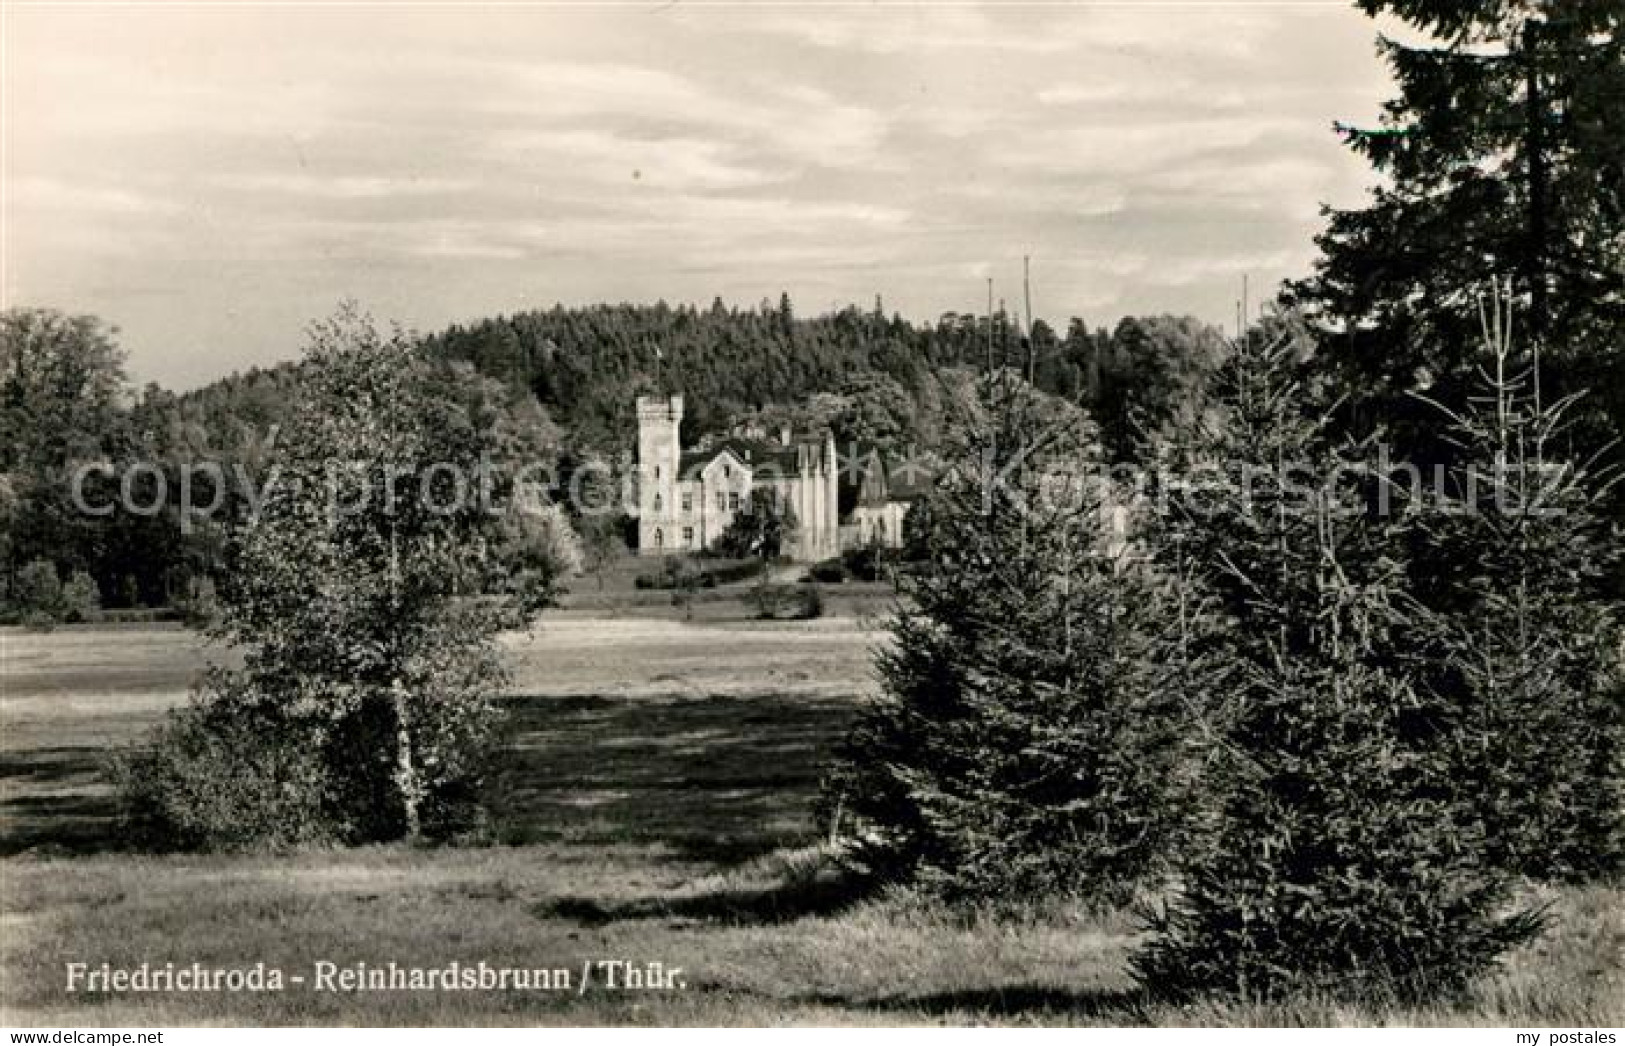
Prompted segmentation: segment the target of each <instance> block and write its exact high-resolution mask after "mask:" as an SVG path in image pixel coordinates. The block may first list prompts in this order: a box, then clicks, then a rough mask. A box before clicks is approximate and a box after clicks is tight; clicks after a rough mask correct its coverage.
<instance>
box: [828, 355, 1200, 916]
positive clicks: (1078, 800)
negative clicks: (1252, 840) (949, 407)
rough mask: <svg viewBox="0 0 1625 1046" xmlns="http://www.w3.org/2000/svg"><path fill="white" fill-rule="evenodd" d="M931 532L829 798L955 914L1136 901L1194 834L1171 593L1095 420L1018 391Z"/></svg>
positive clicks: (996, 391)
mask: <svg viewBox="0 0 1625 1046" xmlns="http://www.w3.org/2000/svg"><path fill="white" fill-rule="evenodd" d="M981 394H982V398H983V402H984V405H985V408H986V409H985V411H984V413H985V415H986V421H985V423H983V424H972V425H970V426H968V427H966V428H964V429H962V430H961V432H960V434H959V437H958V439H957V444H958V446H957V449H956V451H955V452H954V454H953V456H952V459H951V460H952V463H953V467H952V468H951V469H950V470H949V471H948V473H947V474H946V476H945V477H944V478H943V479H942V480H941V481H940V483H939V485H938V488H937V489H936V491H935V492H934V493H933V494H932V495H931V496H930V497H929V498H928V499H927V500H926V501H925V502H924V503H923V504H919V505H916V507H915V508H914V509H913V510H912V511H911V513H910V519H911V521H912V522H911V524H910V529H911V532H912V538H911V540H912V541H913V542H914V543H915V544H916V546H917V547H918V549H919V551H920V553H921V555H922V556H923V557H924V558H923V564H922V566H921V568H920V569H919V571H918V572H917V573H912V574H910V576H909V577H908V578H907V580H906V582H905V586H906V590H907V596H908V599H907V602H905V603H903V604H901V605H900V606H899V608H898V610H897V612H896V615H895V617H894V619H893V621H892V624H891V633H892V637H891V638H892V641H891V642H890V644H888V646H887V647H886V649H885V651H884V652H883V653H882V654H881V655H880V660H879V664H880V673H881V677H882V681H883V692H882V695H881V697H880V698H879V699H878V701H877V702H876V703H875V704H874V705H873V706H872V707H871V708H870V709H869V710H868V711H867V712H866V713H865V714H864V716H863V717H862V719H861V721H860V722H859V724H858V725H857V726H856V728H855V730H854V731H853V733H852V735H851V737H850V738H849V739H848V741H847V744H846V746H845V752H844V761H843V764H842V766H841V768H840V771H839V773H838V774H837V775H835V777H834V779H833V783H832V785H831V788H830V792H829V795H828V799H829V805H830V808H831V809H832V810H834V811H837V812H838V813H839V814H840V815H841V816H844V817H846V818H847V821H846V824H847V825H849V826H850V828H851V837H852V838H853V839H854V840H855V841H854V843H853V849H852V851H851V853H852V855H853V857H854V858H855V859H856V860H857V861H858V862H859V863H860V864H862V865H864V866H865V867H867V868H868V869H869V870H870V871H872V872H875V873H878V874H880V875H882V876H886V877H891V878H896V879H902V880H906V881H912V882H916V883H919V884H922V885H924V886H925V887H927V888H928V889H931V890H934V891H937V892H940V893H942V894H944V895H948V896H954V897H1011V896H1016V897H1019V896H1024V895H1028V894H1029V893H1030V892H1032V891H1042V892H1052V891H1061V892H1071V893H1076V894H1081V895H1084V896H1087V897H1090V898H1092V899H1094V900H1097V901H1114V900H1121V899H1122V897H1123V895H1124V893H1125V892H1126V891H1127V890H1128V889H1129V888H1131V887H1132V886H1133V884H1135V883H1139V882H1145V881H1148V880H1154V879H1155V878H1156V877H1157V876H1158V875H1159V873H1160V872H1161V871H1162V870H1163V869H1164V867H1165V863H1164V858H1165V855H1166V853H1167V852H1168V850H1169V849H1170V848H1171V845H1172V841H1173V839H1174V838H1175V835H1176V833H1177V832H1178V831H1179V830H1180V828H1181V826H1182V824H1183V823H1184V817H1183V813H1184V810H1183V805H1182V804H1183V801H1184V799H1185V798H1186V797H1188V795H1189V794H1190V793H1189V789H1188V788H1187V787H1186V783H1185V778H1184V776H1183V774H1184V771H1185V769H1186V766H1187V762H1186V760H1185V759H1184V756H1185V753H1186V749H1185V747H1184V746H1185V744H1186V742H1187V740H1188V735H1187V734H1186V732H1185V731H1183V730H1182V727H1181V719H1180V716H1179V714H1178V711H1179V710H1178V708H1177V707H1175V706H1174V705H1173V704H1172V703H1171V702H1172V700H1173V699H1172V697H1171V696H1170V695H1171V694H1173V693H1175V692H1176V691H1177V689H1178V688H1176V687H1171V686H1168V685H1165V683H1166V680H1165V678H1164V676H1165V674H1166V673H1168V672H1171V671H1174V670H1176V668H1175V667H1174V666H1177V663H1178V662H1177V659H1176V658H1173V657H1171V656H1170V653H1171V651H1172V649H1173V648H1172V638H1171V630H1170V629H1168V628H1167V622H1168V621H1170V620H1172V616H1173V615H1172V613H1171V610H1170V607H1169V605H1168V604H1166V603H1164V602H1163V600H1162V599H1161V596H1162V594H1163V593H1162V590H1160V589H1159V588H1158V587H1157V585H1156V584H1155V581H1154V579H1153V578H1152V577H1151V576H1150V575H1149V574H1148V572H1147V570H1146V565H1145V564H1144V563H1143V562H1139V561H1136V560H1134V559H1133V558H1132V557H1131V556H1130V555H1129V554H1128V552H1127V550H1126V549H1125V548H1124V547H1123V546H1122V545H1121V544H1120V543H1118V542H1115V541H1114V540H1113V537H1112V535H1111V534H1110V533H1108V532H1107V530H1106V529H1105V527H1104V525H1103V522H1102V521H1103V510H1104V509H1105V507H1106V506H1105V505H1104V504H1103V503H1102V498H1103V491H1102V490H1101V489H1100V488H1098V487H1096V486H1094V485H1093V484H1091V483H1090V482H1088V480H1089V478H1090V477H1088V476H1087V475H1086V474H1085V470H1086V469H1087V467H1088V466H1089V465H1090V463H1091V461H1092V459H1093V453H1094V452H1093V451H1092V450H1091V449H1089V440H1088V439H1087V438H1086V434H1085V431H1084V430H1083V428H1082V427H1081V422H1080V420H1079V419H1077V418H1076V416H1075V415H1070V416H1069V415H1067V414H1065V413H1063V414H1062V415H1060V416H1055V415H1052V416H1050V417H1049V418H1045V417H1044V416H1043V413H1042V412H1043V406H1042V404H1041V400H1042V397H1035V396H1033V395H1032V394H1031V392H1030V390H1028V389H1027V387H1026V386H1025V385H1024V384H1023V383H1021V382H1020V381H1019V379H1015V378H1013V377H1011V376H1010V375H1009V374H1008V373H1007V372H1000V373H997V374H995V375H994V376H993V377H992V378H990V379H987V380H985V381H984V384H983V386H982V388H981Z"/></svg>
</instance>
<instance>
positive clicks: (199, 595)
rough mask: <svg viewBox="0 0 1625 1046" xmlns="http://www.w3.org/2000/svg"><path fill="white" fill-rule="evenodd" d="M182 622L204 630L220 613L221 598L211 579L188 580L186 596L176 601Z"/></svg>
mask: <svg viewBox="0 0 1625 1046" xmlns="http://www.w3.org/2000/svg"><path fill="white" fill-rule="evenodd" d="M175 610H176V611H178V612H179V613H180V615H181V620H182V621H184V622H186V624H188V625H190V626H191V627H193V628H203V627H205V626H207V625H208V624H209V623H210V622H212V621H213V620H214V618H215V615H216V614H218V613H219V612H220V597H219V595H218V593H217V592H216V591H215V587H214V580H213V579H212V578H209V577H193V578H189V579H187V582H186V592H185V594H184V595H183V596H182V597H181V598H180V599H179V600H177V601H176V606H175Z"/></svg>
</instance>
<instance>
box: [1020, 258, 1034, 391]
mask: <svg viewBox="0 0 1625 1046" xmlns="http://www.w3.org/2000/svg"><path fill="white" fill-rule="evenodd" d="M1031 263H1032V259H1031V258H1030V257H1029V256H1028V255H1025V254H1023V255H1022V256H1021V297H1022V301H1023V304H1024V305H1025V306H1026V309H1027V384H1029V385H1031V384H1032V383H1033V366H1034V360H1033V357H1034V356H1035V355H1036V354H1037V352H1038V348H1037V346H1035V345H1034V344H1033V272H1032V264H1031Z"/></svg>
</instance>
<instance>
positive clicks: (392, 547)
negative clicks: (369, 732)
mask: <svg viewBox="0 0 1625 1046" xmlns="http://www.w3.org/2000/svg"><path fill="white" fill-rule="evenodd" d="M400 555H401V552H400V542H399V540H398V538H397V537H396V534H395V521H394V519H393V517H392V518H391V519H390V524H389V585H390V593H389V600H390V603H391V605H392V606H393V607H394V609H395V612H396V615H395V616H396V617H397V619H398V618H399V612H400V602H401V596H400V585H401V560H400ZM389 700H390V705H391V707H392V708H393V709H394V712H395V790H396V792H398V793H399V794H400V797H401V815H402V817H403V818H404V819H405V820H406V837H407V838H408V839H416V838H417V837H418V835H419V832H420V830H421V827H422V826H421V823H420V822H419V819H418V793H419V790H420V789H419V787H418V775H417V766H416V764H415V762H414V760H413V758H412V718H411V717H412V713H411V709H410V708H409V707H408V705H407V700H406V685H405V684H404V683H402V682H401V679H400V676H396V677H395V680H394V682H392V683H391V684H390V686H389Z"/></svg>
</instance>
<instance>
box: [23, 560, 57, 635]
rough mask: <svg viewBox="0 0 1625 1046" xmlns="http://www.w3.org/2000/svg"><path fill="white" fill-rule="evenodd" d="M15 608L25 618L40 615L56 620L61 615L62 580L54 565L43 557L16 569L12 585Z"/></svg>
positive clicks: (38, 616)
mask: <svg viewBox="0 0 1625 1046" xmlns="http://www.w3.org/2000/svg"><path fill="white" fill-rule="evenodd" d="M12 591H13V594H14V597H15V602H16V604H17V609H18V610H20V611H21V612H22V614H23V617H24V619H25V620H28V619H38V618H41V617H45V618H50V619H51V620H52V621H58V620H60V619H61V617H62V581H61V579H60V578H59V577H58V576H57V573H56V566H55V565H54V564H52V563H51V562H49V561H48V560H44V559H36V560H33V561H32V562H30V563H27V564H25V565H24V566H23V568H22V569H21V570H19V571H17V581H16V584H15V585H14V586H13V589H12Z"/></svg>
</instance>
